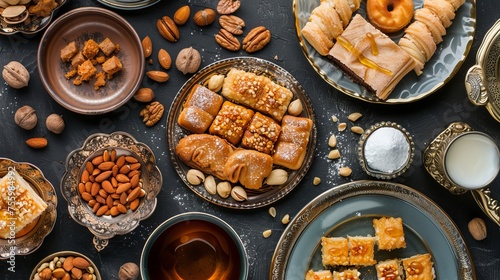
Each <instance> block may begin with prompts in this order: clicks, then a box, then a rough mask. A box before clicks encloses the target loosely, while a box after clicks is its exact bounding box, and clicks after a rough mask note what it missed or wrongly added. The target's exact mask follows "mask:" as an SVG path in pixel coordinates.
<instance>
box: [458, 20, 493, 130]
mask: <svg viewBox="0 0 500 280" xmlns="http://www.w3.org/2000/svg"><path fill="white" fill-rule="evenodd" d="M499 67H500V19H499V20H497V22H495V24H493V26H492V27H491V28H490V29H489V30H488V32H487V33H486V35H485V36H484V38H483V41H482V42H481V45H480V46H479V49H478V51H477V54H476V64H475V65H473V66H472V67H471V68H470V69H469V71H467V75H466V76H465V89H466V91H467V95H468V97H469V100H470V101H471V102H472V104H474V105H476V106H485V107H486V109H487V110H488V112H490V114H491V115H492V116H493V118H495V120H497V121H498V122H500V72H499V71H498V69H499Z"/></svg>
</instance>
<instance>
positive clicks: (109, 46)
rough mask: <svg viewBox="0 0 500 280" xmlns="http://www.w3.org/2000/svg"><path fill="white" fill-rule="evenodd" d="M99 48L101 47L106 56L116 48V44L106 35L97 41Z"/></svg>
mask: <svg viewBox="0 0 500 280" xmlns="http://www.w3.org/2000/svg"><path fill="white" fill-rule="evenodd" d="M99 49H101V51H102V52H103V53H104V54H105V55H106V56H110V55H111V54H112V53H113V52H114V51H115V50H116V44H115V43H113V41H111V39H109V38H107V37H106V39H104V40H103V41H102V42H101V43H99Z"/></svg>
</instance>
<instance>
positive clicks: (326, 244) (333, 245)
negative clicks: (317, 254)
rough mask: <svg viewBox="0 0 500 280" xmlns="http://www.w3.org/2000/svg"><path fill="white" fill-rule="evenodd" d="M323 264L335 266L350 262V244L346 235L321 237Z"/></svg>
mask: <svg viewBox="0 0 500 280" xmlns="http://www.w3.org/2000/svg"><path fill="white" fill-rule="evenodd" d="M321 260H322V263H323V266H325V267H334V266H339V265H348V264H349V246H348V242H347V238H344V237H321Z"/></svg>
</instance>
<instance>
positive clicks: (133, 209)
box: [130, 198, 140, 211]
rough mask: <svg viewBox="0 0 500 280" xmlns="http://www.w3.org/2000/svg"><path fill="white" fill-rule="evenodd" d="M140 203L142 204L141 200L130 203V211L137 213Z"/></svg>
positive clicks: (137, 199)
mask: <svg viewBox="0 0 500 280" xmlns="http://www.w3.org/2000/svg"><path fill="white" fill-rule="evenodd" d="M139 202H140V200H139V198H136V199H134V200H132V202H130V209H131V210H132V211H135V210H136V209H137V208H138V207H139Z"/></svg>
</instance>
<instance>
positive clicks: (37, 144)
mask: <svg viewBox="0 0 500 280" xmlns="http://www.w3.org/2000/svg"><path fill="white" fill-rule="evenodd" d="M26 144H27V145H28V146H30V147H31V148H33V149H43V148H45V147H47V144H48V141H47V138H44V137H35V138H30V139H28V140H26Z"/></svg>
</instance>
